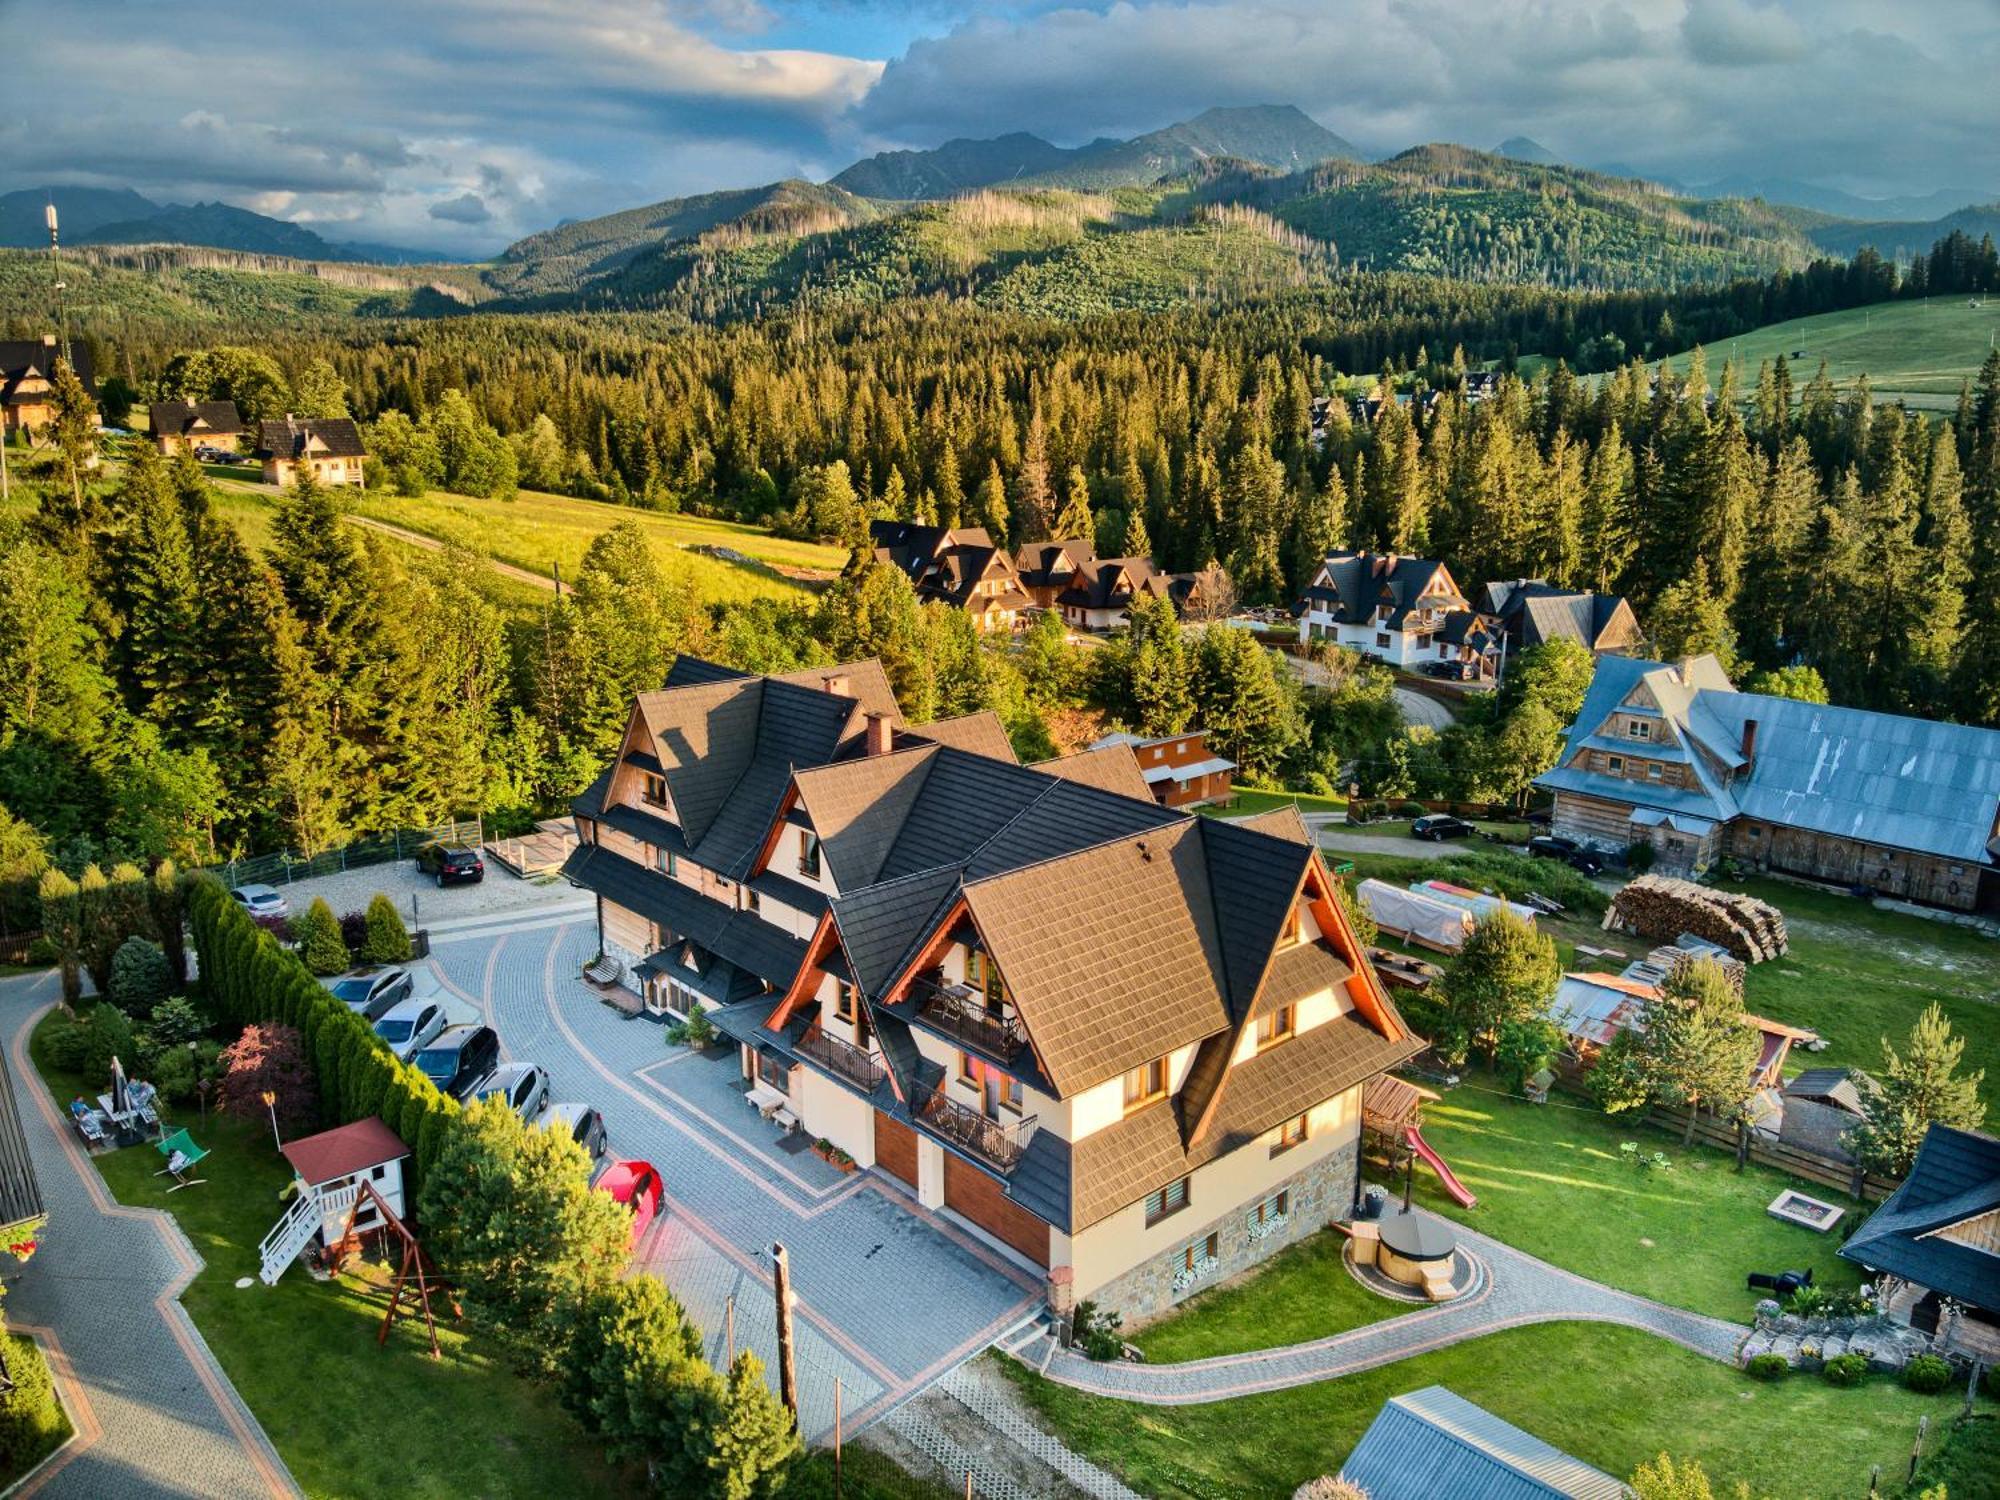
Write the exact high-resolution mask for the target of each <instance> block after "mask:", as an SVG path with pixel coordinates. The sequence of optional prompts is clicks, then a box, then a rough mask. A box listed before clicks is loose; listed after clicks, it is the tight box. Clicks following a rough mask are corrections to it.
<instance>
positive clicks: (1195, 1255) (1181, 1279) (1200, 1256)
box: [1173, 1232, 1222, 1292]
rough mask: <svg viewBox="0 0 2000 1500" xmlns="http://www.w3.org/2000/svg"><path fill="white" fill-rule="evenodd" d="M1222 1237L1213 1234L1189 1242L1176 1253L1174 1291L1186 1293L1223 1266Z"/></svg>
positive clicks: (1174, 1260)
mask: <svg viewBox="0 0 2000 1500" xmlns="http://www.w3.org/2000/svg"><path fill="white" fill-rule="evenodd" d="M1221 1249H1222V1236H1221V1235H1220V1234H1219V1233H1214V1232H1211V1233H1209V1234H1205V1235H1203V1236H1202V1237H1201V1238H1200V1239H1198V1240H1189V1241H1188V1242H1187V1243H1186V1244H1185V1245H1183V1246H1181V1248H1180V1249H1178V1250H1176V1251H1175V1252H1174V1259H1173V1268H1174V1290H1175V1291H1176V1292H1184V1291H1186V1290H1187V1289H1188V1288H1189V1287H1190V1286H1192V1285H1194V1283H1195V1282H1197V1281H1200V1280H1203V1279H1204V1278H1205V1277H1208V1276H1210V1275H1213V1274H1214V1273H1215V1271H1216V1270H1217V1269H1219V1268H1220V1266H1221V1260H1220V1258H1219V1254H1220V1251H1221Z"/></svg>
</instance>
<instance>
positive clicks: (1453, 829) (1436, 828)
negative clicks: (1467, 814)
mask: <svg viewBox="0 0 2000 1500" xmlns="http://www.w3.org/2000/svg"><path fill="white" fill-rule="evenodd" d="M1477 832H1479V830H1478V829H1477V828H1474V827H1473V826H1472V825H1471V824H1470V823H1468V822H1466V821H1465V819H1463V818H1454V817H1453V816H1452V815H1451V814H1450V813H1432V814H1431V815H1430V816H1429V817H1426V818H1418V819H1417V820H1416V821H1415V822H1414V823H1412V824H1411V825H1410V833H1411V834H1412V835H1413V836H1414V837H1416V838H1420V839H1429V840H1430V841H1431V842H1432V843H1433V844H1439V843H1443V842H1444V841H1445V840H1446V839H1469V838H1471V837H1472V836H1473V835H1474V834H1475V833H1477Z"/></svg>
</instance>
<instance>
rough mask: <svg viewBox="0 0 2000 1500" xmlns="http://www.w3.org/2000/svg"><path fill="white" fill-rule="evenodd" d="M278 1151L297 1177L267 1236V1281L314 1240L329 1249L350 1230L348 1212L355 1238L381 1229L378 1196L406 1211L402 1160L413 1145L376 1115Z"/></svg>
mask: <svg viewBox="0 0 2000 1500" xmlns="http://www.w3.org/2000/svg"><path fill="white" fill-rule="evenodd" d="M280 1149H281V1150H282V1151H283V1152H284V1154H285V1160H286V1161H288V1162H290V1163H291V1164H292V1171H293V1173H294V1174H295V1175H296V1177H297V1179H298V1180H297V1183H296V1190H295V1195H294V1197H293V1199H292V1203H291V1206H290V1207H289V1208H288V1209H287V1211H286V1213H285V1216H284V1218H282V1219H280V1220H279V1221H278V1224H277V1226H276V1227H275V1228H273V1229H272V1231H271V1232H270V1234H268V1235H266V1236H265V1237H264V1244H263V1246H262V1252H263V1262H264V1278H263V1279H264V1281H265V1283H266V1284H267V1285H268V1284H270V1283H272V1282H275V1281H276V1280H277V1278H278V1276H279V1275H282V1274H283V1272H284V1268H285V1267H286V1266H288V1265H290V1264H291V1263H292V1261H294V1260H295V1259H297V1258H298V1254H299V1252H300V1251H301V1250H303V1249H305V1248H306V1246H307V1245H309V1244H311V1243H312V1242H313V1241H314V1240H315V1239H317V1240H318V1241H319V1243H320V1245H321V1246H322V1247H328V1248H330V1247H331V1246H333V1245H334V1244H335V1243H336V1242H338V1241H339V1240H340V1239H341V1238H342V1236H343V1235H344V1234H345V1233H346V1232H347V1227H348V1222H347V1221H348V1218H349V1216H350V1215H352V1216H353V1218H354V1233H355V1235H357V1236H363V1235H367V1234H370V1233H373V1232H374V1231H376V1230H379V1229H381V1228H382V1227H383V1226H384V1223H385V1221H384V1219H383V1217H382V1214H381V1212H380V1211H379V1210H378V1208H377V1207H376V1200H378V1199H379V1201H380V1202H381V1203H382V1204H384V1205H386V1206H387V1207H388V1210H389V1212H390V1213H392V1214H394V1215H395V1216H396V1217H397V1218H398V1219H401V1218H403V1217H404V1216H405V1214H406V1213H407V1209H406V1208H405V1206H404V1198H403V1163H404V1162H405V1161H406V1160H407V1159H408V1158H409V1155H410V1148H409V1147H408V1146H406V1145H404V1144H403V1139H402V1137H401V1136H399V1135H397V1134H396V1132H395V1131H393V1130H391V1129H390V1128H389V1127H388V1126H387V1125H385V1124H383V1123H382V1121H381V1120H380V1119H379V1118H377V1117H376V1116H374V1115H370V1116H368V1118H366V1119H365V1120H356V1121H355V1122H354V1123H353V1124H352V1125H341V1126H338V1127H336V1128H335V1129H333V1130H322V1131H321V1132H320V1133H319V1134H318V1135H308V1136H302V1137H301V1138H299V1139H298V1140H296V1141H287V1142H285V1144H284V1145H283V1146H282V1147H281V1148H280ZM364 1183H365V1184H367V1186H369V1187H371V1188H373V1189H374V1192H375V1197H374V1198H372V1199H371V1198H368V1197H367V1196H366V1195H364V1194H363V1192H362V1185H363V1184H364ZM357 1200H359V1208H358V1211H357V1206H356V1205H357Z"/></svg>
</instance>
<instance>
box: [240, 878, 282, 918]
mask: <svg viewBox="0 0 2000 1500" xmlns="http://www.w3.org/2000/svg"><path fill="white" fill-rule="evenodd" d="M229 894H230V896H231V898H232V899H234V900H235V902H236V904H237V905H238V906H240V907H242V908H243V909H244V910H245V911H247V912H249V913H250V915H251V916H253V917H284V916H289V915H291V910H292V904H291V902H289V901H287V900H286V899H285V898H284V896H283V895H281V894H280V893H279V891H278V888H277V887H276V886H270V885H239V886H238V887H236V889H235V890H233V891H231V892H230V893H229Z"/></svg>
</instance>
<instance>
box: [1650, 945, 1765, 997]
mask: <svg viewBox="0 0 2000 1500" xmlns="http://www.w3.org/2000/svg"><path fill="white" fill-rule="evenodd" d="M1698 958H1708V959H1713V960H1714V961H1715V962H1716V964H1718V965H1719V966H1720V967H1721V969H1722V977H1723V978H1725V979H1727V980H1728V981H1729V987H1730V988H1731V989H1733V990H1735V991H1736V995H1737V998H1738V999H1741V998H1742V995H1743V975H1744V972H1745V969H1744V964H1743V961H1742V960H1741V959H1739V958H1734V957H1732V956H1730V955H1729V954H1727V953H1724V954H1721V955H1717V954H1714V953H1697V952H1695V951H1694V950H1693V949H1692V948H1677V947H1675V946H1674V945H1673V944H1671V943H1668V944H1666V945H1664V946H1662V947H1659V948H1655V949H1654V950H1653V951H1652V952H1651V953H1648V954H1647V955H1646V956H1645V957H1644V958H1643V959H1641V960H1639V962H1638V963H1635V964H1632V965H1631V966H1629V967H1628V968H1627V969H1626V970H1625V972H1626V973H1627V974H1629V975H1633V976H1634V977H1637V978H1644V979H1646V980H1648V981H1650V982H1651V983H1653V984H1657V985H1661V986H1663V987H1664V986H1665V985H1666V983H1667V981H1669V980H1670V979H1672V978H1673V977H1674V976H1675V975H1676V974H1678V973H1680V971H1681V970H1682V969H1684V968H1686V967H1687V966H1688V965H1689V964H1691V963H1693V962H1694V961H1695V960H1696V959H1698Z"/></svg>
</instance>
